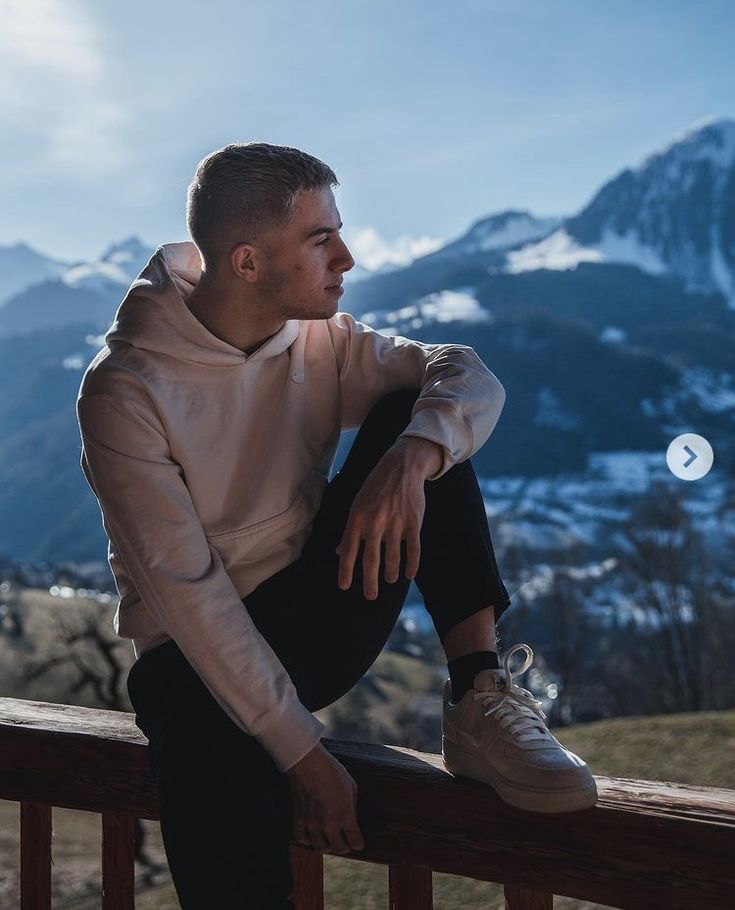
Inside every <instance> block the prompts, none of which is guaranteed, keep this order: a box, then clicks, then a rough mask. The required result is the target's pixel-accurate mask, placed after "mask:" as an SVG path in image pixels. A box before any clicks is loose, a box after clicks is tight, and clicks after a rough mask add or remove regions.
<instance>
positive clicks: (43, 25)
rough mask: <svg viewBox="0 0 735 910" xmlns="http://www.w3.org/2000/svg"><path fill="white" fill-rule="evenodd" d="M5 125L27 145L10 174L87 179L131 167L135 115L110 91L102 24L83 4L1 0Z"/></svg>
mask: <svg viewBox="0 0 735 910" xmlns="http://www.w3.org/2000/svg"><path fill="white" fill-rule="evenodd" d="M0 16H2V22H3V27H2V29H1V30H0V123H2V124H3V125H4V126H6V127H8V126H9V127H11V128H12V129H13V130H14V131H15V132H16V135H18V136H19V137H22V139H21V140H20V145H19V146H18V148H19V151H18V153H17V154H15V155H14V156H13V160H12V161H11V163H10V165H9V166H10V167H11V169H12V167H16V168H17V170H18V172H19V176H23V175H27V176H30V175H31V174H32V173H33V171H34V170H36V171H37V169H38V168H39V167H41V168H43V167H47V168H48V169H49V170H50V171H52V172H53V171H54V170H58V169H59V168H61V169H62V170H63V171H64V173H65V175H69V173H70V172H71V173H74V172H76V173H77V174H78V175H80V176H83V177H85V178H90V177H92V178H93V177H95V176H100V175H104V174H107V173H110V172H111V171H115V170H117V169H119V168H120V167H122V166H123V165H125V164H126V163H127V160H128V156H127V154H126V151H125V143H124V134H125V129H126V127H127V125H128V122H129V115H128V113H127V111H126V109H125V107H124V106H123V105H121V104H120V103H119V102H118V101H116V99H115V98H114V97H113V96H112V94H111V92H110V90H109V81H110V72H109V66H108V63H107V61H106V59H105V58H104V56H103V54H102V53H101V51H100V43H101V35H100V34H99V30H98V28H97V25H96V23H95V22H94V21H93V20H92V19H91V18H90V17H89V16H88V14H87V12H86V10H84V8H83V7H82V5H81V4H80V3H79V2H77V0H0Z"/></svg>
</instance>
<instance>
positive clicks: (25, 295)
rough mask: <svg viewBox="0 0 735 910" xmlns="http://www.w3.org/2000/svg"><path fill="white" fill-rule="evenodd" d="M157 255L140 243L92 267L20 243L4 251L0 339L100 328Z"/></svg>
mask: <svg viewBox="0 0 735 910" xmlns="http://www.w3.org/2000/svg"><path fill="white" fill-rule="evenodd" d="M153 252H154V249H153V247H152V246H150V245H148V244H145V243H143V242H142V241H141V240H139V239H138V238H137V237H128V238H126V239H125V240H122V241H120V242H119V243H115V244H112V245H111V246H110V247H109V248H108V249H107V250H105V252H104V253H103V254H102V255H101V256H100V257H99V259H94V260H92V261H91V262H71V263H70V262H62V261H60V260H54V259H51V258H49V257H48V256H44V255H43V254H41V253H37V252H36V251H35V250H32V249H31V248H30V247H28V246H26V245H25V244H22V243H19V244H16V245H15V246H12V247H0V337H4V336H5V337H7V336H9V335H17V334H18V333H21V332H29V331H34V330H36V329H43V328H51V327H59V326H64V325H72V324H73V323H81V322H89V323H94V324H95V325H96V326H98V327H99V328H102V327H103V326H104V325H105V324H109V323H110V322H111V321H112V320H111V317H112V314H114V311H115V307H116V306H117V304H118V303H119V301H120V300H121V299H122V297H123V295H124V293H125V290H126V288H128V287H129V286H130V284H131V283H132V281H133V280H134V279H135V277H136V276H137V275H138V274H139V273H140V270H141V269H142V268H143V266H144V265H145V264H146V262H147V261H148V260H149V259H150V257H151V256H152V255H153ZM3 288H7V289H8V293H7V295H6V296H5V298H3V297H2V291H3Z"/></svg>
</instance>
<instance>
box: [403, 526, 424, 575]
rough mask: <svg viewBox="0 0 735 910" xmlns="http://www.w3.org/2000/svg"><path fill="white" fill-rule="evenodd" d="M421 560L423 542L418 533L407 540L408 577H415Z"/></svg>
mask: <svg viewBox="0 0 735 910" xmlns="http://www.w3.org/2000/svg"><path fill="white" fill-rule="evenodd" d="M420 560H421V542H420V538H419V535H418V534H415V535H411V536H410V537H409V538H408V539H407V540H406V577H407V578H415V577H416V573H417V572H418V570H419V562H420Z"/></svg>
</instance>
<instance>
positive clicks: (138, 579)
mask: <svg viewBox="0 0 735 910" xmlns="http://www.w3.org/2000/svg"><path fill="white" fill-rule="evenodd" d="M77 419H78V422H79V427H80V431H81V437H82V456H81V466H82V470H83V472H84V475H85V477H86V478H87V481H88V483H89V485H90V487H91V489H92V491H93V493H94V494H95V496H96V497H97V499H98V501H99V505H100V509H101V512H102V519H103V525H104V527H105V531H106V533H107V535H108V537H110V539H111V540H112V541H113V545H114V546H115V548H116V549H117V550H118V551H119V553H120V555H121V557H122V560H123V562H124V564H125V566H126V567H127V569H128V571H129V572H130V575H131V578H132V579H133V582H134V584H135V586H136V589H137V591H138V593H139V595H140V597H141V600H142V601H143V603H144V604H145V606H146V608H147V609H148V610H150V611H151V613H152V614H153V616H154V617H155V619H156V620H157V621H158V623H159V624H160V625H161V627H162V628H163V629H165V631H166V632H167V634H168V635H170V636H171V638H173V639H174V640H175V641H176V643H177V644H178V646H179V647H180V648H181V651H182V652H183V654H184V656H185V657H186V659H187V660H188V661H189V663H190V664H191V665H192V667H193V668H194V670H195V671H196V672H197V674H198V675H199V676H200V678H201V679H202V681H203V683H204V684H205V685H206V687H207V689H208V690H209V691H210V693H211V694H212V696H213V697H214V698H215V699H216V701H217V702H218V703H219V704H220V706H221V707H222V709H223V710H224V711H225V712H226V713H227V715H228V716H229V717H230V718H231V719H232V720H233V721H234V722H235V723H236V724H238V726H240V727H241V728H242V729H243V730H244V731H245V732H246V733H248V734H249V735H251V736H253V737H255V738H256V739H257V740H258V741H259V742H260V743H261V745H263V747H264V748H265V749H266V750H267V751H268V753H269V754H270V755H271V757H272V758H273V760H274V762H275V763H276V765H277V766H278V768H279V769H280V770H281V771H286V770H287V769H288V768H290V767H291V766H292V765H294V764H296V762H297V761H299V759H301V758H302V757H303V756H304V755H306V754H307V752H309V751H310V750H311V749H312V748H313V747H314V746H315V745H316V743H317V742H318V741H319V739H320V738H321V736H322V733H323V732H324V730H325V726H324V724H323V723H322V722H321V721H320V720H318V719H317V718H316V717H314V715H313V714H311V712H309V711H308V710H307V709H306V707H305V706H304V705H303V704H302V703H301V702H300V700H299V698H298V696H297V693H296V689H295V686H294V684H293V682H292V680H291V678H290V676H289V675H288V674H287V672H286V670H285V669H284V667H283V665H282V664H281V662H280V660H279V659H278V657H277V656H276V654H275V652H274V651H273V650H272V648H271V647H270V645H269V644H268V642H267V641H266V639H265V638H264V637H263V636H262V635H261V634H260V632H259V631H258V629H257V627H256V626H255V624H254V623H253V621H252V619H251V617H250V615H249V613H248V611H247V609H246V608H245V606H244V604H243V602H242V600H241V598H240V596H239V594H238V592H237V590H236V588H235V587H234V585H233V584H232V581H231V580H230V578H229V576H228V575H227V573H226V571H225V569H224V566H223V563H222V560H221V558H220V556H219V554H218V553H217V551H216V550H215V549H214V548H213V547H212V546H211V545H210V544H209V541H208V539H207V537H206V535H205V533H204V529H203V528H202V525H201V522H200V520H199V517H198V515H197V513H196V511H195V507H194V504H193V502H192V499H191V497H190V495H189V490H188V488H187V486H186V483H185V481H184V477H183V470H182V468H181V466H180V465H179V464H178V463H177V462H176V461H174V460H173V459H172V457H171V453H170V449H169V445H168V441H167V438H166V436H165V434H164V433H163V432H162V430H161V429H160V424H159V425H158V426H157V425H156V424H157V423H158V418H157V415H154V414H148V413H147V412H146V411H144V410H142V409H141V407H140V405H139V404H138V403H137V402H136V403H134V402H132V401H130V400H128V399H124V398H118V397H116V396H112V395H103V394H93V395H82V396H80V397H79V398H78V399H77Z"/></svg>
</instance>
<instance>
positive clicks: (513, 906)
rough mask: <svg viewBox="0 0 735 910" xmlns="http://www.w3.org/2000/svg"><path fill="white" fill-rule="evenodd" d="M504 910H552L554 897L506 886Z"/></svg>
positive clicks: (516, 886)
mask: <svg viewBox="0 0 735 910" xmlns="http://www.w3.org/2000/svg"><path fill="white" fill-rule="evenodd" d="M503 890H504V891H505V910H554V895H553V894H545V893H544V892H543V891H531V890H530V889H529V888H521V887H519V886H518V885H506V886H505V888H504V889H503Z"/></svg>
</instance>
